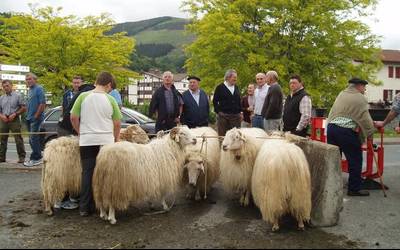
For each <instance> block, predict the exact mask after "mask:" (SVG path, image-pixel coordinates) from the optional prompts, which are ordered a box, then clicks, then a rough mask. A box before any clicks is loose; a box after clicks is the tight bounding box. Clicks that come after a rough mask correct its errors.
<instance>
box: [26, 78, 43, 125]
mask: <svg viewBox="0 0 400 250" xmlns="http://www.w3.org/2000/svg"><path fill="white" fill-rule="evenodd" d="M41 104H46V97H45V93H44V89H43V87H42V86H40V85H37V84H35V85H34V86H32V87H31V88H30V89H29V91H28V101H27V106H28V112H27V114H26V120H27V121H34V120H35V114H36V112H37V110H38V108H39V105H41ZM43 116H44V113H42V114H41V117H40V119H43Z"/></svg>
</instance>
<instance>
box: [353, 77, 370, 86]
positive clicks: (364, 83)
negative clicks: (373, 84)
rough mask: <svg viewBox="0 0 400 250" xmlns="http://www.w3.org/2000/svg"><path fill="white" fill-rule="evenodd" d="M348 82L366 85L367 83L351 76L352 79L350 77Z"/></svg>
mask: <svg viewBox="0 0 400 250" xmlns="http://www.w3.org/2000/svg"><path fill="white" fill-rule="evenodd" d="M349 83H350V84H362V85H367V84H368V82H367V81H365V80H362V79H360V78H352V79H350V81H349Z"/></svg>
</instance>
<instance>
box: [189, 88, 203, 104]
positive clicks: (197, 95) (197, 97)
mask: <svg viewBox="0 0 400 250" xmlns="http://www.w3.org/2000/svg"><path fill="white" fill-rule="evenodd" d="M189 91H190V94H192V96H193V99H194V100H195V101H196V103H197V105H200V90H197V91H196V92H193V91H191V90H190V89H189Z"/></svg>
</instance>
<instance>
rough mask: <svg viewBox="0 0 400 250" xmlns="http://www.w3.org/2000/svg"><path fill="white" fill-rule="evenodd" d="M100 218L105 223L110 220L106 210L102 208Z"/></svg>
mask: <svg viewBox="0 0 400 250" xmlns="http://www.w3.org/2000/svg"><path fill="white" fill-rule="evenodd" d="M100 218H101V219H102V220H105V221H107V220H108V216H107V212H106V211H105V209H104V208H100Z"/></svg>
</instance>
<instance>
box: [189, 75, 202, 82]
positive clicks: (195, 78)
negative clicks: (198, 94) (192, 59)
mask: <svg viewBox="0 0 400 250" xmlns="http://www.w3.org/2000/svg"><path fill="white" fill-rule="evenodd" d="M192 79H194V80H197V81H199V82H200V81H201V80H200V78H198V77H197V76H189V77H188V81H190V80H192Z"/></svg>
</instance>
